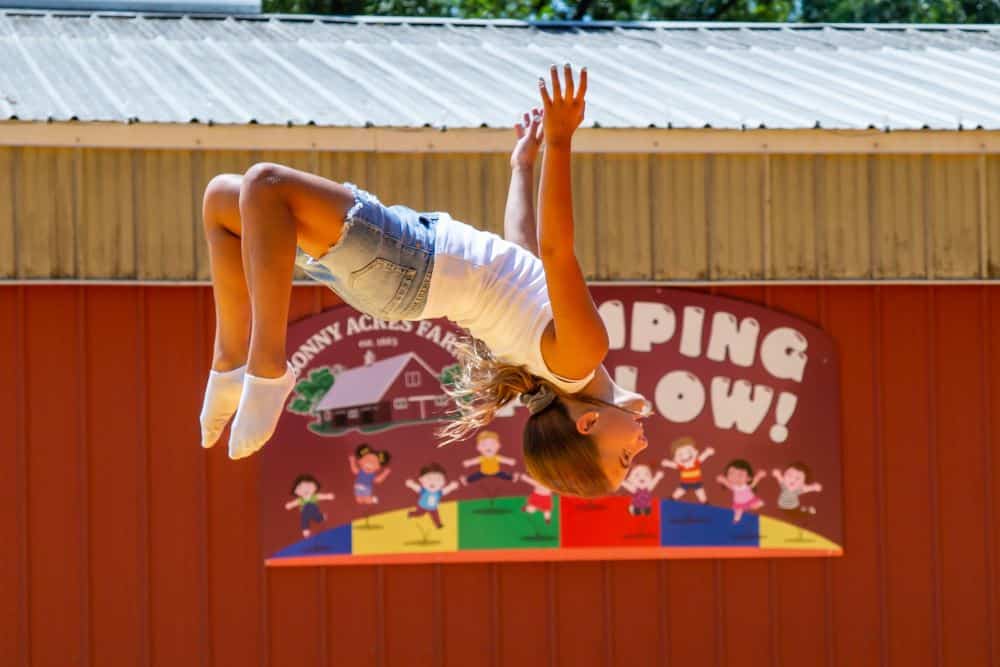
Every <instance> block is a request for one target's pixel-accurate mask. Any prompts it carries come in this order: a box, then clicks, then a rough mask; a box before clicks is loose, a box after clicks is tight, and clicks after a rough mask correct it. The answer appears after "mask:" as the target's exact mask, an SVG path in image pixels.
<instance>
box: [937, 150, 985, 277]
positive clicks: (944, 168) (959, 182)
mask: <svg viewBox="0 0 1000 667" xmlns="http://www.w3.org/2000/svg"><path fill="white" fill-rule="evenodd" d="M925 168H926V169H927V170H928V173H927V175H926V177H927V181H928V183H929V184H930V188H929V191H928V193H927V194H928V202H927V214H928V215H929V216H930V223H929V231H930V237H931V239H932V242H933V250H932V252H931V255H930V260H931V268H930V270H931V276H930V277H933V278H964V277H965V276H967V275H969V273H970V271H975V273H977V274H978V273H979V270H978V269H979V264H980V263H979V250H980V248H982V247H983V245H982V241H984V239H980V234H981V229H980V218H979V197H978V193H979V168H980V165H979V160H978V159H976V158H975V157H971V156H970V157H966V156H961V155H935V156H931V157H928V158H926V159H925Z"/></svg>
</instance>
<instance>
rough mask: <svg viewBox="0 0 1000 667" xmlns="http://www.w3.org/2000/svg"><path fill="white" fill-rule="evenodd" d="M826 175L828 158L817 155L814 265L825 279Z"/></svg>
mask: <svg viewBox="0 0 1000 667" xmlns="http://www.w3.org/2000/svg"><path fill="white" fill-rule="evenodd" d="M825 176H826V158H825V156H824V155H822V154H820V155H817V156H816V157H815V158H814V159H813V182H812V185H813V266H814V267H816V268H815V271H816V277H817V278H818V279H819V280H823V279H825V278H826V275H827V257H826V251H827V246H826V214H825V211H824V210H823V202H824V201H825V198H824V197H823V183H824V178H825Z"/></svg>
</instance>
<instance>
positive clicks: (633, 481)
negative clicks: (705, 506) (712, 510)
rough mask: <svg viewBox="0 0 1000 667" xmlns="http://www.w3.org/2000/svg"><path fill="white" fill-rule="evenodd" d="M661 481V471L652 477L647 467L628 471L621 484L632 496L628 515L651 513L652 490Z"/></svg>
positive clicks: (651, 472) (641, 466) (637, 467)
mask: <svg viewBox="0 0 1000 667" xmlns="http://www.w3.org/2000/svg"><path fill="white" fill-rule="evenodd" d="M661 479H663V471H662V470H657V471H656V474H655V475H654V474H653V471H652V470H650V468H649V466H647V465H637V466H634V467H633V468H632V470H630V471H629V473H628V477H626V478H625V481H624V482H622V487H623V488H624V489H625V490H626V491H628V492H629V493H631V494H632V504H631V505H629V506H628V513H629V514H631V515H632V516H641V515H643V514H646V515H648V514H650V513H651V512H652V511H653V489H655V488H656V485H657V484H659V483H660V480H661ZM703 493H704V492H703Z"/></svg>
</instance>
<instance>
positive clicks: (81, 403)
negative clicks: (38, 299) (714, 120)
mask: <svg viewBox="0 0 1000 667" xmlns="http://www.w3.org/2000/svg"><path fill="white" fill-rule="evenodd" d="M77 150H78V149H77ZM74 292H75V295H76V316H77V330H76V354H77V359H78V360H79V362H78V363H79V368H78V372H77V379H76V392H77V402H76V406H77V409H76V416H77V429H76V445H77V457H78V460H77V466H78V470H77V475H78V480H79V484H80V488H79V491H78V493H79V498H78V500H77V502H78V506H77V511H78V512H79V514H80V544H79V548H80V664H81V665H83V666H84V667H87V665H90V663H91V655H90V647H91V637H90V632H91V611H92V610H91V604H90V589H91V586H90V576H91V571H90V521H89V518H90V497H89V493H90V485H89V484H88V479H87V478H88V472H89V465H88V456H87V378H88V377H90V372H89V370H90V369H89V368H88V367H87V343H86V337H87V333H86V332H87V288H86V287H82V286H80V287H77V288H76V290H74Z"/></svg>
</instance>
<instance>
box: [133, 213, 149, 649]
mask: <svg viewBox="0 0 1000 667" xmlns="http://www.w3.org/2000/svg"><path fill="white" fill-rule="evenodd" d="M133 201H134V199H133ZM148 290H149V288H147V287H140V288H139V298H138V299H136V329H137V330H138V331H137V333H138V335H137V339H138V345H137V346H136V386H137V387H138V388H139V392H138V393H139V396H140V400H139V401H138V406H137V407H138V409H137V410H136V422H137V423H136V430H137V432H138V433H139V436H140V438H141V442H142V446H141V447H139V454H138V456H137V457H136V458H137V460H138V461H137V463H138V470H137V471H136V472H137V474H136V481H137V482H138V483H139V489H138V490H137V493H136V495H137V497H138V505H139V507H138V508H137V511H136V518H137V520H138V522H139V526H138V530H137V531H136V533H137V534H138V538H139V539H138V544H137V545H136V546H137V550H138V556H139V564H138V570H139V581H140V584H139V589H140V593H139V609H140V614H141V615H142V617H141V620H140V623H139V634H140V638H139V645H140V647H141V654H140V658H141V660H140V662H141V664H142V665H146V666H147V667H148V665H150V664H151V662H152V653H153V652H152V637H151V633H150V627H151V624H152V595H151V593H150V585H151V584H150V567H149V556H150V542H149V540H150V530H149V523H150V517H149V504H150V503H149V488H150V487H149V484H150V475H149V452H148V448H149V440H150V438H149V419H148V417H147V412H148V402H149V392H148V389H147V387H148V383H147V381H146V380H147V378H146V374H147V371H148V369H147V365H146V345H147V341H146V294H147V292H148Z"/></svg>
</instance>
